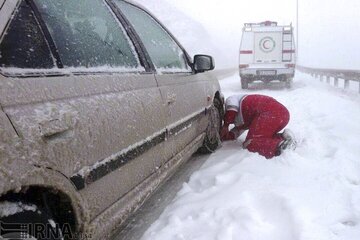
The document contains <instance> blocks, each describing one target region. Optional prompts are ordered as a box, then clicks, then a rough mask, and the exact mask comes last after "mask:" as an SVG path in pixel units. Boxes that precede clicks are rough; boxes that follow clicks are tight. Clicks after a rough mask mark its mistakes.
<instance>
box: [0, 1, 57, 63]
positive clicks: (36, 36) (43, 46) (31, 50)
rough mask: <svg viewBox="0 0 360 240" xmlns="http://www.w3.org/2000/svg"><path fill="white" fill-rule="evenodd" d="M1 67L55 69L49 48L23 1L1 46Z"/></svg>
mask: <svg viewBox="0 0 360 240" xmlns="http://www.w3.org/2000/svg"><path fill="white" fill-rule="evenodd" d="M0 67H12V68H33V69H47V68H53V67H55V63H54V61H53V58H52V55H51V52H50V49H49V46H48V44H47V42H46V40H45V37H44V35H43V33H42V31H41V29H40V27H39V25H38V23H37V21H36V19H35V16H34V13H33V11H32V10H31V8H30V6H29V5H28V4H27V3H25V1H22V2H21V3H20V5H19V7H18V9H17V10H16V12H15V14H14V17H13V20H12V21H11V22H10V25H9V27H8V29H7V30H6V31H5V34H4V36H3V40H2V42H1V44H0Z"/></svg>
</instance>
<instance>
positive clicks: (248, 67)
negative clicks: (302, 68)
mask: <svg viewBox="0 0 360 240" xmlns="http://www.w3.org/2000/svg"><path fill="white" fill-rule="evenodd" d="M295 61H296V59H295V42H294V36H293V27H292V26H291V25H284V26H280V25H278V24H277V22H272V21H265V22H261V23H245V24H244V27H243V30H242V37H241V43H240V53H239V73H240V78H241V87H242V88H243V89H247V88H248V86H249V83H252V82H254V81H263V82H265V83H268V82H270V81H273V80H279V81H282V82H285V83H286V85H287V87H290V86H291V83H292V79H293V78H294V73H295Z"/></svg>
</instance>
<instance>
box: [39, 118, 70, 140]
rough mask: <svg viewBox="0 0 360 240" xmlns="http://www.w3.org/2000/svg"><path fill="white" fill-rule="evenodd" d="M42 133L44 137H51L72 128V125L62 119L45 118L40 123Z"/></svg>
mask: <svg viewBox="0 0 360 240" xmlns="http://www.w3.org/2000/svg"><path fill="white" fill-rule="evenodd" d="M39 128H40V134H41V136H42V137H44V138H51V137H54V136H56V135H59V134H61V133H64V132H66V131H68V130H70V129H71V127H70V126H69V125H68V124H67V123H66V122H65V120H61V119H51V120H45V121H42V122H40V123H39Z"/></svg>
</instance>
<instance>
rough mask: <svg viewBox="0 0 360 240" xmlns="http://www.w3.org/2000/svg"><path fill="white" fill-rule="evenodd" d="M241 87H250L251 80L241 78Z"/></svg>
mask: <svg viewBox="0 0 360 240" xmlns="http://www.w3.org/2000/svg"><path fill="white" fill-rule="evenodd" d="M241 88H242V89H248V88H249V82H248V80H247V79H246V78H244V77H243V78H241Z"/></svg>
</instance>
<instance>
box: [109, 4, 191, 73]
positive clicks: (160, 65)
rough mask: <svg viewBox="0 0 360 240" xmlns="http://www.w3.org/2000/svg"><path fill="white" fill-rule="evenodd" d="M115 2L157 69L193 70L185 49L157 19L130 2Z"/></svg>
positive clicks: (161, 70)
mask: <svg viewBox="0 0 360 240" xmlns="http://www.w3.org/2000/svg"><path fill="white" fill-rule="evenodd" d="M115 3H116V5H117V6H118V7H119V8H120V9H121V10H122V13H123V14H124V15H125V16H126V18H128V20H129V21H130V22H131V24H132V25H133V27H134V28H135V30H136V32H137V33H138V35H139V37H140V39H141V41H142V42H143V43H144V45H145V47H146V50H147V51H148V53H149V55H150V58H151V60H152V62H153V63H154V65H155V67H156V68H157V70H159V71H160V72H177V71H181V72H184V71H185V72H189V71H191V70H190V67H189V66H188V64H187V62H186V58H185V54H184V52H183V50H182V49H181V48H180V47H179V46H178V45H177V43H176V42H175V41H174V39H172V38H171V36H170V35H169V34H168V33H167V32H166V31H165V30H164V29H163V28H162V27H161V26H160V25H159V24H158V23H157V21H155V20H154V19H153V18H152V17H151V16H150V15H149V14H147V13H146V12H144V11H143V10H141V9H140V8H138V7H135V6H133V5H131V4H129V3H126V2H124V1H119V0H116V1H115Z"/></svg>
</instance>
